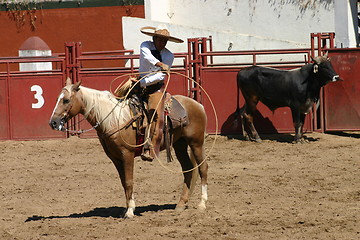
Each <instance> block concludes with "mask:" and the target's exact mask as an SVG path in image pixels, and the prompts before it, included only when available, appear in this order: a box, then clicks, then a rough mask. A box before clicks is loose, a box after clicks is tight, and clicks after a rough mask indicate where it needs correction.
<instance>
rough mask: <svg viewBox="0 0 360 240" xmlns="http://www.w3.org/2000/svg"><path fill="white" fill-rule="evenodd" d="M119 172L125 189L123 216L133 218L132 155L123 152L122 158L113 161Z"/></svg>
mask: <svg viewBox="0 0 360 240" xmlns="http://www.w3.org/2000/svg"><path fill="white" fill-rule="evenodd" d="M113 162H114V164H115V166H116V169H117V171H118V173H119V176H120V179H121V184H122V186H123V188H124V191H125V199H126V211H125V214H124V218H133V217H134V211H135V200H134V195H133V189H134V156H133V155H131V154H123V158H122V160H115V161H113Z"/></svg>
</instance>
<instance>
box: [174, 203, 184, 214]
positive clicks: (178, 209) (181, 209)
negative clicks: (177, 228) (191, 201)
mask: <svg viewBox="0 0 360 240" xmlns="http://www.w3.org/2000/svg"><path fill="white" fill-rule="evenodd" d="M185 208H186V207H185V206H184V205H182V206H179V205H177V206H176V208H175V211H177V212H183V211H185Z"/></svg>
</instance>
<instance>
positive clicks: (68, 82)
mask: <svg viewBox="0 0 360 240" xmlns="http://www.w3.org/2000/svg"><path fill="white" fill-rule="evenodd" d="M71 84H72V82H71V79H70V78H69V77H68V78H67V79H66V82H65V86H68V85H71Z"/></svg>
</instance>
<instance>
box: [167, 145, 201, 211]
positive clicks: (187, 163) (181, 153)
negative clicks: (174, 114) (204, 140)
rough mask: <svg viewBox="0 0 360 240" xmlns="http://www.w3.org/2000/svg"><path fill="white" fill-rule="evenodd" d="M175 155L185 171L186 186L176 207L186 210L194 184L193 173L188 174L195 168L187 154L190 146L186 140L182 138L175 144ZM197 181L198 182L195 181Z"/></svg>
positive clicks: (184, 185)
mask: <svg viewBox="0 0 360 240" xmlns="http://www.w3.org/2000/svg"><path fill="white" fill-rule="evenodd" d="M173 147H174V150H175V154H176V157H177V159H178V160H179V162H180V164H181V168H182V170H183V172H184V173H183V175H184V184H183V189H182V193H181V196H180V200H179V202H178V204H177V205H176V210H184V209H185V206H186V204H187V202H188V201H189V197H190V188H191V182H192V177H193V175H192V171H190V172H187V171H188V170H190V169H192V168H193V167H194V166H193V164H192V163H191V160H190V157H189V154H188V152H187V148H188V144H187V143H186V141H185V139H183V138H181V139H179V140H178V141H176V142H175V143H174V144H173ZM194 181H196V180H194Z"/></svg>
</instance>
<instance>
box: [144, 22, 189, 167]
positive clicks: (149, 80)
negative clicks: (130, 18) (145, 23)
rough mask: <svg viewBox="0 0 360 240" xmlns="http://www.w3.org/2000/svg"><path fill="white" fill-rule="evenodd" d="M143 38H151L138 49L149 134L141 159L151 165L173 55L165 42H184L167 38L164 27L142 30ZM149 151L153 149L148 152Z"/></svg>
mask: <svg viewBox="0 0 360 240" xmlns="http://www.w3.org/2000/svg"><path fill="white" fill-rule="evenodd" d="M140 31H141V32H142V33H143V34H146V35H148V36H152V40H153V41H145V42H143V43H141V45H140V66H139V72H140V81H139V83H138V84H139V85H140V87H141V88H142V92H143V93H145V96H146V98H147V101H148V111H149V114H148V117H149V120H150V121H152V122H151V123H150V126H149V127H150V131H146V135H145V140H146V144H145V145H144V149H143V153H142V154H141V158H142V159H143V160H146V161H152V160H153V159H154V157H155V156H157V155H158V154H159V152H160V144H161V139H162V135H163V126H164V88H163V86H164V80H165V77H166V73H164V72H162V71H166V72H167V71H169V70H170V67H171V66H172V64H173V61H174V54H173V53H172V52H171V51H169V50H168V49H167V48H165V46H166V44H167V41H172V42H176V43H182V42H184V41H183V40H181V39H179V38H175V37H172V36H170V33H169V31H168V30H167V28H166V26H165V25H160V26H158V27H157V28H154V27H143V28H141V29H140ZM151 148H152V149H151Z"/></svg>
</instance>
